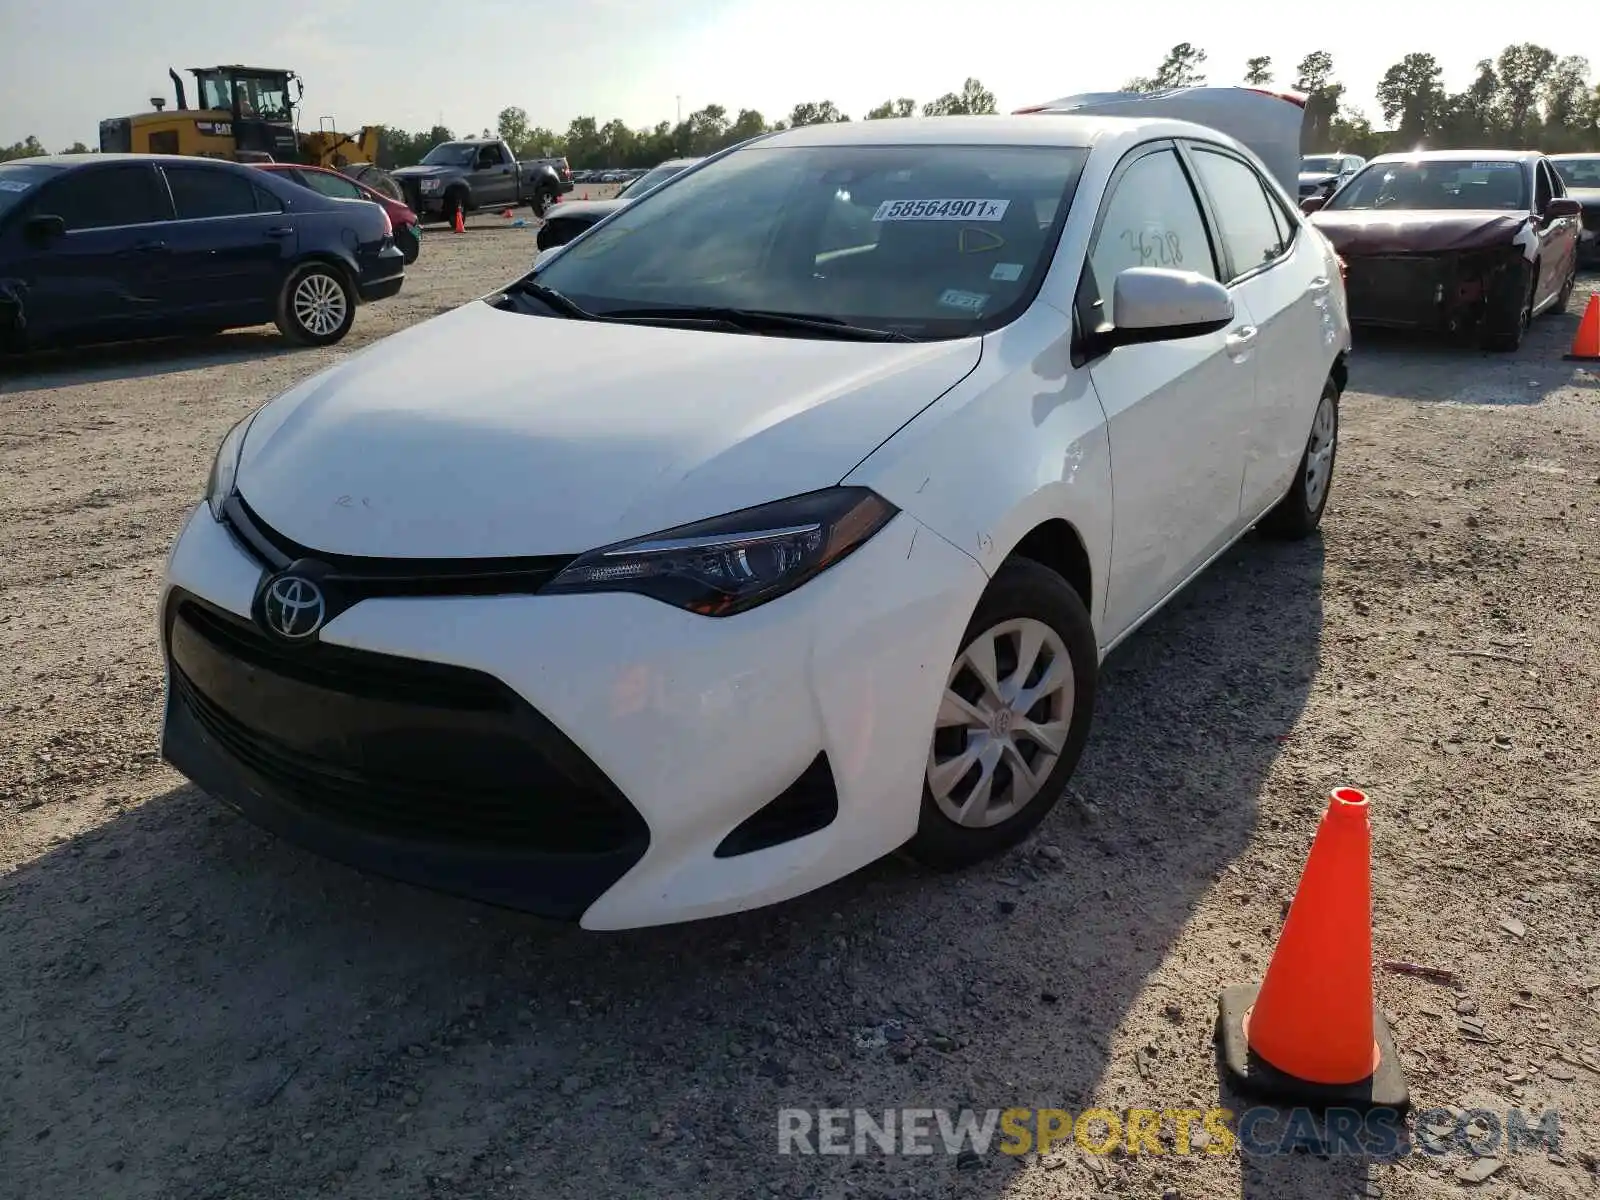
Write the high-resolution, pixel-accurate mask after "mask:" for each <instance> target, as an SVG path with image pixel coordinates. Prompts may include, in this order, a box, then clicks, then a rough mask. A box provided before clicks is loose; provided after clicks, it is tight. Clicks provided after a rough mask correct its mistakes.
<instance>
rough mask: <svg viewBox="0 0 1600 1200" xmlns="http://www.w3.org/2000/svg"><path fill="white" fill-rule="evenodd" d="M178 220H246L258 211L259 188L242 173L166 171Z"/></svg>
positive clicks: (188, 169) (197, 169)
mask: <svg viewBox="0 0 1600 1200" xmlns="http://www.w3.org/2000/svg"><path fill="white" fill-rule="evenodd" d="M162 171H163V172H164V173H165V174H166V177H167V186H168V187H170V188H171V189H172V204H173V207H174V208H175V209H176V210H177V214H178V220H180V221H194V220H200V219H202V218H205V217H242V216H245V215H246V214H249V213H254V212H255V211H256V188H255V184H254V183H253V182H252V181H251V180H250V178H249V177H248V176H246V175H244V174H243V173H241V172H235V171H228V170H217V169H214V168H208V167H163V168H162Z"/></svg>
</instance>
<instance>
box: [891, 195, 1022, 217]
mask: <svg viewBox="0 0 1600 1200" xmlns="http://www.w3.org/2000/svg"><path fill="white" fill-rule="evenodd" d="M1010 207H1011V201H1009V200H885V201H884V202H883V203H882V204H880V205H878V209H877V211H876V212H874V213H873V214H872V219H873V220H874V221H998V220H1000V219H1001V218H1002V217H1004V216H1005V215H1006V209H1008V208H1010Z"/></svg>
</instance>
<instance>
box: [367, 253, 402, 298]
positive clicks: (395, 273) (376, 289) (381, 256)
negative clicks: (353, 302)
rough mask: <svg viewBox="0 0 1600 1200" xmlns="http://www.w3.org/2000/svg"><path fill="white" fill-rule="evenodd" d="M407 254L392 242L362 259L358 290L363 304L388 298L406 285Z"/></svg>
mask: <svg viewBox="0 0 1600 1200" xmlns="http://www.w3.org/2000/svg"><path fill="white" fill-rule="evenodd" d="M405 282H406V256H405V254H404V252H402V251H401V249H400V247H399V246H396V245H393V244H392V243H391V244H390V245H388V246H385V247H384V248H383V249H382V250H380V251H378V252H377V253H376V254H374V255H371V256H370V257H366V258H363V259H362V261H361V277H360V279H358V280H357V281H356V292H357V294H358V295H359V296H360V297H361V302H362V303H363V304H371V303H372V302H373V301H375V300H387V299H388V298H389V297H390V296H393V295H395V294H396V293H397V292H399V291H400V289H401V288H402V287H404V286H405Z"/></svg>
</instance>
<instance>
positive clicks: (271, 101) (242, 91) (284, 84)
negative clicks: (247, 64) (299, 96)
mask: <svg viewBox="0 0 1600 1200" xmlns="http://www.w3.org/2000/svg"><path fill="white" fill-rule="evenodd" d="M234 96H235V97H236V98H237V99H238V101H239V115H240V116H241V117H255V118H257V119H258V120H262V121H276V122H281V123H284V124H287V123H289V122H290V121H293V120H294V112H293V110H292V109H291V108H290V105H289V79H288V77H287V76H285V75H260V76H255V75H245V76H241V77H240V78H239V79H238V81H237V82H236V83H235V84H234Z"/></svg>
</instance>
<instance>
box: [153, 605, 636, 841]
mask: <svg viewBox="0 0 1600 1200" xmlns="http://www.w3.org/2000/svg"><path fill="white" fill-rule="evenodd" d="M166 625H167V645H168V648H169V653H170V659H171V669H172V686H173V693H174V697H175V698H176V699H178V700H180V701H181V702H182V703H183V704H184V705H185V707H186V708H188V710H189V711H190V713H191V714H192V715H193V717H194V719H195V721H196V723H197V724H198V725H200V726H201V727H202V728H203V729H204V730H205V732H206V733H207V734H208V735H209V736H210V737H211V738H213V739H214V740H215V741H216V742H217V743H218V744H219V745H220V746H221V747H222V748H224V749H225V750H226V752H227V753H228V754H229V755H230V756H231V757H232V758H234V759H235V760H236V761H237V762H239V763H240V764H241V765H242V766H244V767H246V768H247V769H248V770H250V771H251V772H253V773H255V774H256V775H258V776H260V777H261V779H262V780H264V781H265V782H266V783H267V784H269V785H270V786H272V787H273V788H274V789H276V790H277V791H278V792H279V793H280V794H281V798H282V799H283V800H284V801H285V802H287V803H292V804H294V805H295V806H297V807H299V808H301V809H302V810H305V811H306V812H308V813H310V814H312V815H314V816H317V817H320V818H322V819H324V820H328V821H331V822H335V823H337V824H340V825H343V826H346V827H351V828H355V829H357V830H360V831H363V832H370V833H373V834H378V835H382V836H385V837H389V838H397V839H402V840H407V841H416V842H426V843H431V844H436V843H443V844H449V845H457V846H472V847H484V848H490V849H495V850H508V851H511V850H525V851H530V852H539V853H546V854H572V855H585V854H604V853H610V852H615V851H618V850H622V849H626V848H628V847H632V846H638V847H640V848H642V847H643V846H644V845H645V844H647V843H648V840H649V828H648V826H647V825H646V824H645V822H644V819H643V817H641V816H640V814H639V813H638V811H637V810H636V809H635V808H634V807H633V806H632V805H631V804H629V803H628V801H627V799H626V798H625V797H624V796H623V795H622V794H621V792H619V791H618V790H617V788H616V786H615V785H614V784H612V783H611V781H610V780H609V779H608V778H607V777H606V775H605V774H604V772H602V771H601V770H600V769H599V768H598V767H597V766H596V765H595V764H594V762H593V761H592V760H590V759H589V758H588V757H587V756H586V755H585V754H584V753H583V752H582V751H581V750H580V749H579V748H578V747H577V746H576V745H574V744H573V743H572V741H571V740H570V739H568V738H567V737H566V736H565V735H564V734H562V733H561V731H560V730H558V729H557V728H556V727H555V726H554V725H552V724H551V723H550V722H549V721H548V720H546V719H545V718H544V717H542V716H541V715H540V714H539V713H538V712H536V711H535V710H534V709H533V708H532V707H531V706H530V705H528V704H527V703H526V702H525V701H523V700H522V699H521V697H519V696H518V695H517V694H516V693H515V692H513V691H511V690H510V689H509V688H508V687H506V686H505V685H504V684H502V683H501V682H500V681H499V680H497V679H495V678H493V677H492V676H490V675H486V674H483V673H482V672H478V671H471V670H467V669H464V668H460V667H453V666H446V665H442V664H437V663H427V662H421V661H416V660H411V659H404V658H398V657H394V656H391V655H383V654H373V653H369V652H366V651H357V650H349V649H346V648H344V647H338V646H329V645H315V646H309V647H305V648H298V647H297V648H293V649H289V648H282V647H279V646H277V645H276V644H274V643H273V642H271V641H269V640H268V639H267V638H266V637H265V636H264V635H262V634H261V633H260V632H259V631H258V630H256V628H255V627H254V626H253V625H252V624H250V623H249V622H247V621H245V620H243V619H241V618H239V617H236V616H234V615H232V614H229V613H225V612H222V611H221V610H220V609H216V608H213V607H211V606H210V605H207V604H205V603H203V602H201V601H199V600H197V599H195V598H194V597H192V596H187V595H185V594H183V593H175V595H174V598H173V600H172V602H171V603H170V604H169V607H168V611H167V621H166Z"/></svg>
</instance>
